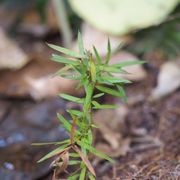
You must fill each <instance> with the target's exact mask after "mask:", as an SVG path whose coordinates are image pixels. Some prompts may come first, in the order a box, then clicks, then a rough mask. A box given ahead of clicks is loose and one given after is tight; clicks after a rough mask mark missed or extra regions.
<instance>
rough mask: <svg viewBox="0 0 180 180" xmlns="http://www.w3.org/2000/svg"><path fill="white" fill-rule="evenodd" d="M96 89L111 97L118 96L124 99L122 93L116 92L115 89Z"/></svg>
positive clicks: (100, 87)
mask: <svg viewBox="0 0 180 180" xmlns="http://www.w3.org/2000/svg"><path fill="white" fill-rule="evenodd" d="M96 88H97V89H98V90H100V91H102V92H104V93H107V94H110V95H113V96H117V97H122V94H121V92H120V91H116V90H114V89H111V88H108V87H105V86H98V85H97V86H96Z"/></svg>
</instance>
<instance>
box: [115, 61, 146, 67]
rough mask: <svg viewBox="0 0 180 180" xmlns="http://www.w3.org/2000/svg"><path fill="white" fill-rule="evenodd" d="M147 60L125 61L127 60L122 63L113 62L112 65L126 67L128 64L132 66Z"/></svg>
mask: <svg viewBox="0 0 180 180" xmlns="http://www.w3.org/2000/svg"><path fill="white" fill-rule="evenodd" d="M144 63H145V61H135V60H134V61H125V62H121V63H117V64H112V66H114V67H120V68H122V67H126V66H132V65H138V64H144Z"/></svg>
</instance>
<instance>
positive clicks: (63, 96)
mask: <svg viewBox="0 0 180 180" xmlns="http://www.w3.org/2000/svg"><path fill="white" fill-rule="evenodd" d="M59 96H60V97H62V98H63V99H65V100H68V101H72V102H75V103H80V104H82V103H83V102H84V99H82V98H78V97H75V96H71V95H68V94H64V93H61V94H60V95H59Z"/></svg>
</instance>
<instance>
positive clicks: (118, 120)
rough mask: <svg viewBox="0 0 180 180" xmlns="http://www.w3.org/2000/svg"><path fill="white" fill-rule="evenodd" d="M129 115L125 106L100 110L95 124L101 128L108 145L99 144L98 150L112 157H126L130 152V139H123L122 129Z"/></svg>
mask: <svg viewBox="0 0 180 180" xmlns="http://www.w3.org/2000/svg"><path fill="white" fill-rule="evenodd" d="M127 113H128V109H127V107H126V106H124V105H120V106H119V108H117V109H110V110H106V111H104V110H99V111H97V112H96V113H95V115H94V123H95V124H96V125H97V126H98V127H99V129H98V130H99V131H100V132H101V134H102V137H103V139H104V140H105V141H106V142H107V143H102V142H97V144H96V148H97V149H98V150H100V151H102V152H104V153H106V154H108V155H110V156H112V157H117V156H119V155H125V154H126V153H127V152H128V150H129V144H130V141H129V139H123V138H122V135H121V129H123V122H124V119H125V117H126V115H127Z"/></svg>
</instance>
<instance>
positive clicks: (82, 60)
mask: <svg viewBox="0 0 180 180" xmlns="http://www.w3.org/2000/svg"><path fill="white" fill-rule="evenodd" d="M78 44H79V53H77V52H74V51H71V50H68V49H65V48H63V47H59V46H56V45H52V44H48V45H49V46H50V47H51V48H52V49H54V50H56V51H58V52H60V53H61V54H63V55H57V54H53V55H52V60H53V61H56V62H58V63H61V64H64V67H63V68H62V69H60V70H59V71H58V72H57V73H56V74H57V75H59V76H62V77H64V78H68V79H73V80H76V81H77V82H78V85H77V88H83V89H84V92H85V96H84V97H83V98H80V97H75V96H72V95H69V94H60V97H61V98H63V99H65V100H67V101H71V102H75V103H78V104H80V105H81V107H82V110H77V109H67V112H68V113H69V114H70V117H71V119H66V118H65V117H63V116H62V115H61V114H57V117H58V119H59V122H60V124H61V125H62V126H63V127H64V128H65V129H66V131H67V132H68V134H69V139H66V140H64V141H61V142H53V143H38V144H35V145H46V144H54V145H56V146H57V148H56V149H54V150H53V151H51V152H50V153H48V154H47V155H45V156H44V157H43V158H41V159H40V160H39V161H38V162H42V161H44V160H47V159H49V158H51V157H54V156H55V157H56V158H55V160H54V161H53V162H52V164H51V165H52V167H53V168H54V178H55V179H56V177H57V176H59V174H60V173H61V172H64V171H66V169H67V167H68V166H75V167H77V169H76V170H75V171H74V172H72V173H69V174H68V179H70V180H73V179H74V180H75V179H80V180H84V179H90V180H94V179H95V178H96V173H95V170H94V168H93V166H92V165H91V162H90V160H89V158H88V157H89V154H94V155H96V156H99V157H100V158H103V159H105V160H107V161H110V162H113V160H112V159H111V158H110V157H108V156H107V155H105V154H103V153H102V152H99V151H97V150H96V149H95V148H94V147H93V134H92V130H93V128H97V127H96V126H95V125H94V124H93V109H109V108H116V106H115V105H113V104H100V103H99V102H98V98H100V97H102V96H104V95H105V94H110V95H112V96H116V97H119V98H125V92H124V90H123V86H124V85H125V84H127V83H130V81H128V80H126V79H122V78H117V77H114V76H113V74H114V73H125V71H124V70H123V67H125V66H129V65H134V64H141V63H143V62H141V61H129V62H122V63H117V64H111V65H110V64H109V61H110V57H111V46H110V42H109V40H108V46H107V55H106V57H105V59H102V58H101V57H100V55H99V53H98V51H97V50H96V48H95V47H93V50H94V52H93V54H94V55H92V54H91V53H90V52H89V51H86V50H85V49H84V46H83V42H82V37H81V35H80V33H79V34H78ZM95 90H98V92H99V93H97V94H95ZM96 92H97V91H96ZM66 172H67V171H66Z"/></svg>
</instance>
